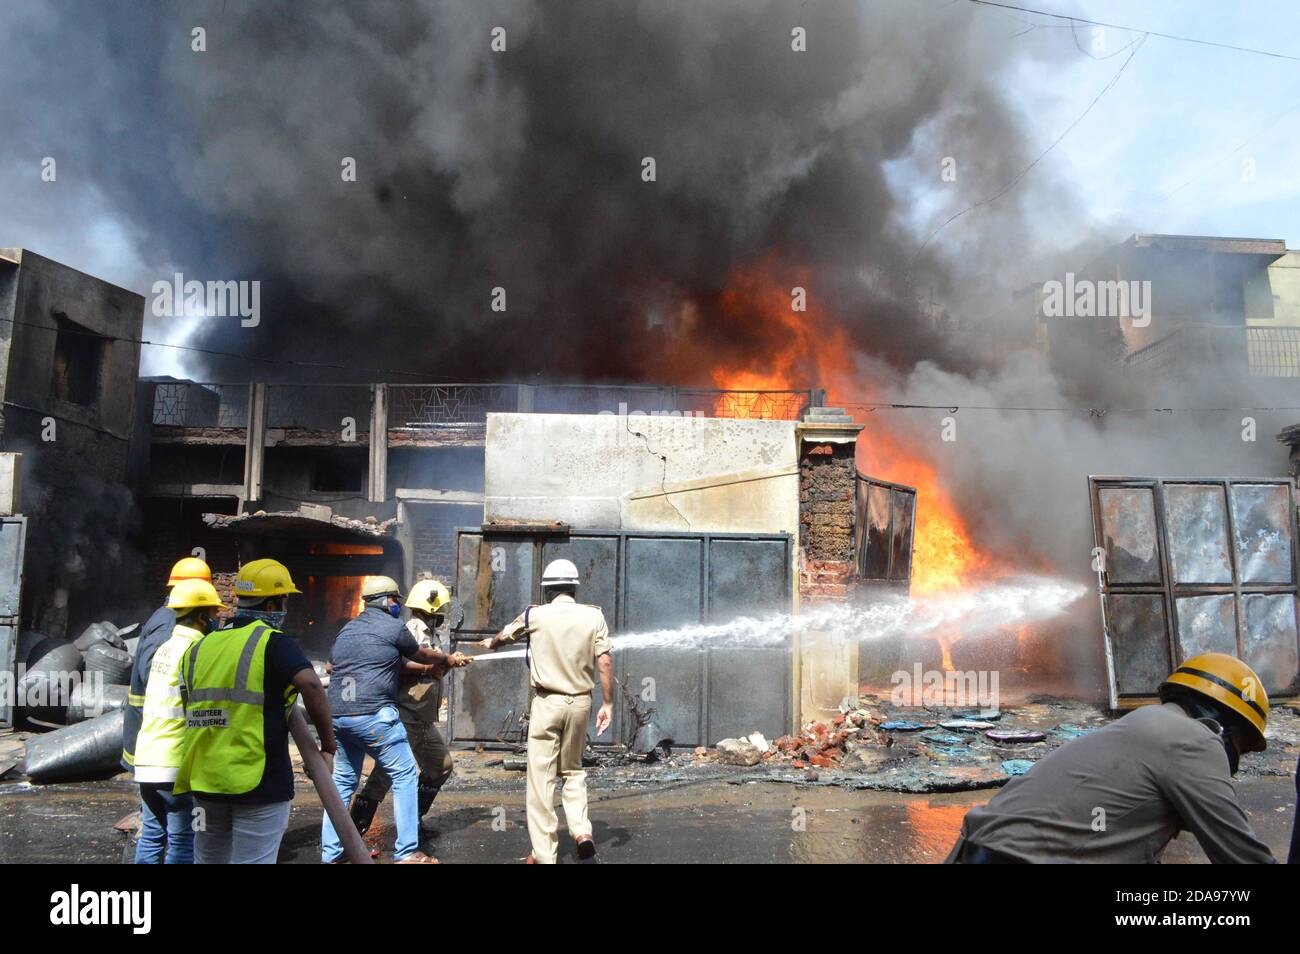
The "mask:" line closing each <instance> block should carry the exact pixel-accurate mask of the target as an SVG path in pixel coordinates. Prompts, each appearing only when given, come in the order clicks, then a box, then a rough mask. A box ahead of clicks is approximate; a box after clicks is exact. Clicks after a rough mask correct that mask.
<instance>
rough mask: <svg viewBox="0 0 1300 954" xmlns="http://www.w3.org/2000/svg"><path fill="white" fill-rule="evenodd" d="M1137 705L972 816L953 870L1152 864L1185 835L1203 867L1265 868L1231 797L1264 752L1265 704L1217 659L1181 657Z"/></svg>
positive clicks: (1230, 664)
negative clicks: (1146, 702) (1155, 699)
mask: <svg viewBox="0 0 1300 954" xmlns="http://www.w3.org/2000/svg"><path fill="white" fill-rule="evenodd" d="M1159 692H1160V699H1161V702H1162V703H1163V705H1152V706H1144V707H1143V708H1141V709H1138V710H1136V711H1134V712H1130V713H1129V714H1128V715H1126V716H1124V718H1122V719H1119V720H1117V721H1115V722H1112V723H1111V724H1110V725H1108V726H1106V727H1105V728H1102V729H1098V730H1097V731H1096V732H1092V733H1090V734H1088V735H1085V736H1082V737H1080V738H1077V739H1075V740H1074V741H1072V742H1069V743H1067V744H1066V745H1063V746H1061V747H1060V748H1059V749H1057V750H1056V751H1054V752H1052V753H1051V754H1050V755H1048V756H1047V757H1046V758H1043V759H1041V760H1039V761H1038V762H1036V763H1035V764H1034V767H1033V768H1032V769H1031V770H1030V771H1029V772H1028V774H1026V775H1021V776H1019V777H1018V778H1013V779H1012V780H1011V781H1010V782H1008V783H1007V784H1006V787H1004V788H1002V789H1001V790H1000V791H999V792H998V794H996V795H994V796H993V798H992V799H991V800H990V801H989V803H988V804H987V805H985V806H983V807H980V808H972V809H971V810H970V811H969V812H967V814H966V818H965V820H964V821H963V822H962V827H961V837H959V838H958V839H957V844H956V845H955V846H953V850H952V853H951V854H950V855H949V856H948V861H949V863H956V864H1033V863H1054V864H1059V863H1074V864H1079V863H1099V862H1100V863H1107V864H1143V863H1150V862H1154V861H1156V860H1157V859H1158V858H1159V856H1160V853H1161V852H1162V851H1163V850H1164V848H1165V846H1166V845H1168V844H1169V842H1170V840H1172V839H1173V838H1174V836H1175V835H1177V834H1178V832H1179V831H1183V830H1186V831H1190V832H1192V834H1194V835H1195V836H1196V840H1197V841H1199V842H1200V844H1201V847H1202V848H1203V849H1205V853H1206V854H1207V855H1208V856H1209V858H1210V861H1212V862H1214V863H1215V864H1224V863H1235V864H1244V863H1252V864H1269V863H1271V862H1273V860H1274V858H1273V855H1272V852H1270V851H1269V848H1268V846H1267V845H1265V844H1264V843H1263V842H1262V841H1260V840H1259V838H1258V836H1256V834H1255V832H1254V830H1253V829H1252V828H1251V826H1250V821H1249V819H1247V817H1246V813H1245V811H1243V810H1242V807H1241V803H1240V802H1239V801H1238V800H1237V793H1236V792H1235V791H1234V790H1233V784H1232V776H1233V775H1235V774H1236V773H1237V760H1238V758H1239V757H1240V756H1241V755H1242V754H1243V753H1245V752H1261V751H1263V750H1264V746H1265V745H1266V744H1267V743H1266V742H1265V739H1264V729H1265V726H1266V724H1267V722H1268V696H1267V694H1266V693H1265V692H1264V689H1263V684H1262V683H1261V682H1260V681H1259V677H1258V676H1257V675H1256V674H1255V673H1254V671H1253V670H1252V669H1251V668H1250V667H1249V666H1247V665H1246V664H1245V663H1243V662H1241V661H1240V660H1238V659H1235V658H1233V657H1232V656H1228V655H1226V654H1224V653H1202V654H1201V655H1199V656H1193V657H1191V658H1190V659H1188V660H1186V661H1185V662H1184V663H1183V664H1182V665H1181V666H1179V667H1178V669H1176V670H1175V671H1174V672H1173V674H1172V675H1170V676H1169V678H1168V679H1166V680H1165V682H1164V683H1163V684H1162V685H1161V686H1160V689H1159Z"/></svg>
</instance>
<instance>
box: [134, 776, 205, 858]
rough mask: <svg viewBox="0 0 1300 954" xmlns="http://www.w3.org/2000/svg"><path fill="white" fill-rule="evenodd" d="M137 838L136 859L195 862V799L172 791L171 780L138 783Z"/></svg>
mask: <svg viewBox="0 0 1300 954" xmlns="http://www.w3.org/2000/svg"><path fill="white" fill-rule="evenodd" d="M140 820H141V821H142V822H143V827H142V828H141V829H140V840H139V841H137V842H136V843H135V863H136V864H138V865H156V864H158V863H159V862H162V861H163V860H164V858H163V852H164V850H165V851H166V864H169V865H192V864H194V827H193V821H194V799H192V798H191V797H190V796H189V795H173V794H172V783H171V782H142V783H141V784H140Z"/></svg>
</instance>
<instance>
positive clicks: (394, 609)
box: [388, 603, 402, 619]
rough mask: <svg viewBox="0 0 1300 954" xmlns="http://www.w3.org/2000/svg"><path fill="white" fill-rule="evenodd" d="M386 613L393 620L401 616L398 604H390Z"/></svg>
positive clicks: (400, 608)
mask: <svg viewBox="0 0 1300 954" xmlns="http://www.w3.org/2000/svg"><path fill="white" fill-rule="evenodd" d="M388 613H389V615H390V616H392V617H393V619H400V618H401V616H402V606H401V604H400V603H392V604H390V605H389V607H388Z"/></svg>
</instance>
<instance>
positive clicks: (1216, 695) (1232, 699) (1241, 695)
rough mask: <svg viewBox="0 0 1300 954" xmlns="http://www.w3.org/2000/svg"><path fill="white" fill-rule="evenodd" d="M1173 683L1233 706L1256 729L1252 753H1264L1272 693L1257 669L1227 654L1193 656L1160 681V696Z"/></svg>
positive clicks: (1162, 695)
mask: <svg viewBox="0 0 1300 954" xmlns="http://www.w3.org/2000/svg"><path fill="white" fill-rule="evenodd" d="M1170 686H1183V687H1185V688H1187V689H1191V690H1192V691H1193V692H1199V693H1200V694H1201V695H1203V696H1207V697H1209V698H1210V699H1213V700H1214V701H1215V702H1217V703H1219V705H1221V706H1224V707H1226V708H1228V709H1231V710H1232V711H1233V712H1235V713H1236V714H1237V715H1239V716H1241V717H1242V718H1243V719H1245V720H1246V722H1247V723H1248V724H1249V725H1250V727H1251V728H1253V729H1254V730H1255V732H1254V736H1255V745H1254V746H1253V747H1252V748H1251V749H1250V751H1252V752H1263V751H1264V749H1265V747H1266V746H1267V745H1268V743H1267V742H1266V741H1265V740H1264V726H1265V725H1266V724H1267V723H1268V694H1267V693H1265V692H1264V684H1263V683H1262V682H1260V680H1259V676H1257V675H1255V670H1253V669H1251V668H1250V667H1249V666H1247V665H1246V664H1245V663H1244V662H1242V661H1241V660H1240V659H1237V658H1236V657H1235V656H1229V655H1228V654H1227V653H1201V654H1200V655H1199V656H1192V657H1191V658H1190V659H1187V660H1185V661H1184V662H1183V664H1182V665H1181V666H1179V667H1178V668H1177V669H1175V670H1174V671H1173V673H1171V674H1170V676H1169V678H1168V679H1166V680H1165V681H1164V682H1163V683H1161V684H1160V696H1161V698H1164V693H1165V690H1166V689H1167V688H1168V687H1170Z"/></svg>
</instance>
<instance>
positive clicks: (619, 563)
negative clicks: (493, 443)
mask: <svg viewBox="0 0 1300 954" xmlns="http://www.w3.org/2000/svg"><path fill="white" fill-rule="evenodd" d="M792 546H793V542H792V540H791V538H790V536H789V535H788V534H730V533H717V534H707V533H631V532H624V531H602V530H583V531H573V532H570V533H563V532H556V531H554V530H546V529H535V530H522V531H517V532H516V531H510V532H502V531H498V530H493V529H488V530H486V531H485V530H483V529H480V528H465V529H461V530H459V531H457V541H456V552H457V561H456V596H457V599H458V601H459V602H460V603H461V604H462V606H463V609H464V619H463V620H462V621H461V623H460V625H459V626H458V627H457V628H456V629H455V630H454V631H453V633H452V643H453V648H456V649H460V650H462V651H465V652H477V650H475V649H472V648H470V647H467V646H466V645H465V644H467V643H469V642H472V641H474V640H479V639H482V638H483V637H484V636H488V635H491V634H494V633H496V632H499V631H500V629H501V628H502V627H503V626H505V625H506V624H507V623H509V622H510V621H511V620H512V619H514V618H515V617H516V616H518V615H519V614H520V613H521V612H523V610H524V609H525V607H527V606H528V605H529V604H530V603H538V602H540V601H541V586H540V578H541V571H542V569H543V568H544V567H545V566H546V564H547V563H548V562H549V561H551V560H554V559H558V558H561V557H563V558H567V559H569V560H572V561H573V562H574V563H575V564H577V566H578V572H579V574H580V576H581V578H582V581H583V583H582V587H581V588H580V589H579V591H578V599H579V600H581V601H582V602H584V603H593V604H595V605H597V606H600V607H601V608H602V609H604V611H605V618H606V619H607V620H608V622H609V626H610V631H611V632H612V633H615V634H618V633H630V632H650V631H656V630H661V629H669V628H673V627H676V626H679V625H681V624H686V623H717V622H724V621H727V620H730V619H734V618H736V617H738V616H762V615H765V614H767V613H775V612H782V611H784V612H789V611H790V609H791V604H792V589H791V587H792V585H793V581H792V575H791V561H792V551H791V547H792ZM791 659H792V656H791V647H790V646H789V645H785V646H782V647H773V648H762V649H755V648H745V649H735V648H713V649H694V648H691V649H666V648H654V649H647V648H634V649H627V650H621V649H616V650H615V652H614V674H615V677H616V678H617V679H618V680H620V681H622V682H623V683H624V684H625V685H626V686H628V688H629V689H631V690H632V691H634V692H636V693H637V694H638V696H640V695H641V694H642V693H643V692H645V690H646V689H647V687H652V689H653V699H652V700H647V701H646V704H647V705H648V706H651V707H653V708H654V709H655V710H656V712H655V721H656V722H657V723H658V724H659V726H660V727H661V728H662V729H663V730H664V733H665V734H666V735H668V736H670V737H671V738H672V739H673V741H674V744H675V745H677V746H696V745H707V744H711V743H713V742H716V741H717V740H718V739H722V738H726V737H728V736H735V735H739V734H748V733H750V732H753V731H755V730H758V731H760V732H763V733H764V734H766V735H768V736H769V737H775V736H778V735H782V734H784V733H786V732H788V731H789V727H790V721H791V718H792V714H791V712H792V705H793V702H792V698H791V693H792V682H791V681H792V669H791ZM647 679H648V680H651V682H649V683H647V682H645V680H647ZM450 683H451V690H450V693H451V695H450V700H449V703H448V718H449V725H448V730H449V732H450V733H451V739H452V741H453V742H456V743H460V744H477V743H484V744H489V745H490V744H493V743H508V744H514V743H517V742H519V741H521V736H520V728H521V725H522V719H523V717H524V716H525V715H526V714H527V711H528V679H527V672H526V670H525V664H524V660H523V659H502V660H499V661H494V662H491V663H484V664H483V665H480V666H469V667H468V668H466V669H458V670H456V671H455V672H454V673H453V676H452V678H451V680H450ZM600 701H601V699H600V686H599V683H597V686H596V691H595V693H594V697H593V700H592V702H593V705H592V716H593V725H594V718H595V712H596V708H597V707H598V706H599V705H600ZM625 710H626V707H625V706H623V705H621V704H616V705H615V706H614V725H613V728H612V730H611V731H609V732H607V733H606V734H605V735H604V736H601V738H600V740H599V741H601V742H613V741H615V740H622V739H625V738H626V733H627V728H628V726H627V723H626V721H625V720H626V719H627V712H626V711H625ZM591 734H592V737H593V738H595V730H594V728H593V729H592V730H591Z"/></svg>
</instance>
